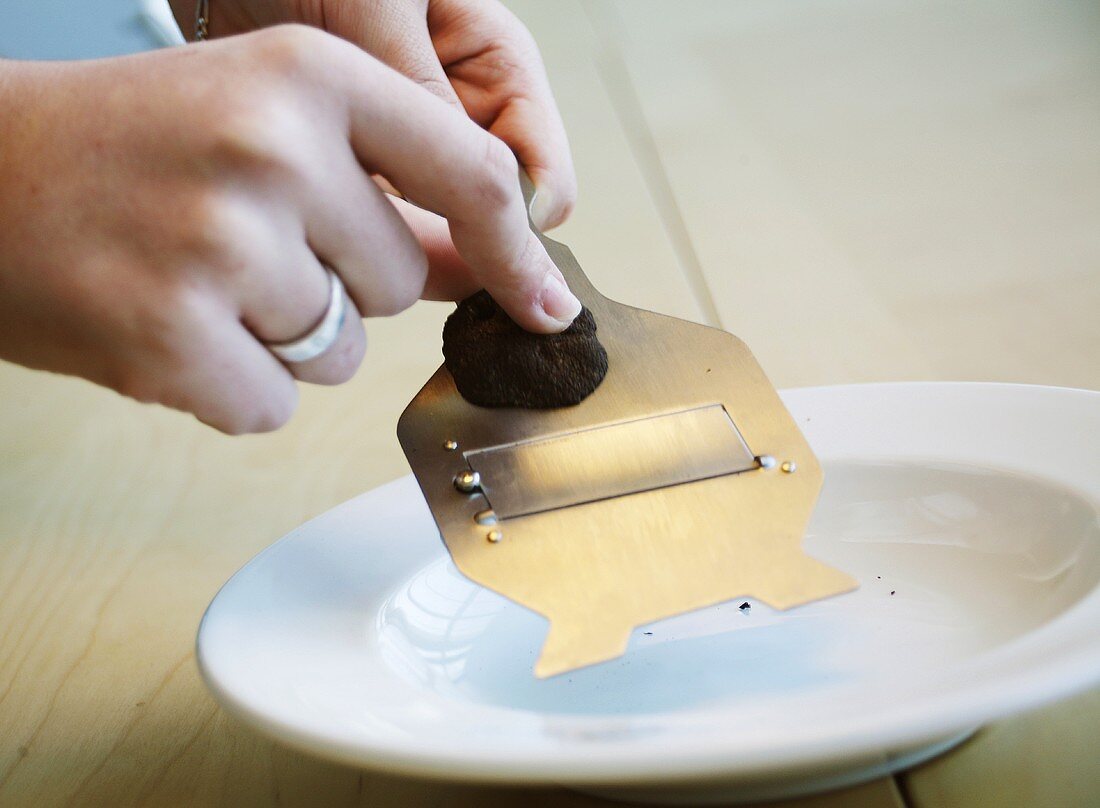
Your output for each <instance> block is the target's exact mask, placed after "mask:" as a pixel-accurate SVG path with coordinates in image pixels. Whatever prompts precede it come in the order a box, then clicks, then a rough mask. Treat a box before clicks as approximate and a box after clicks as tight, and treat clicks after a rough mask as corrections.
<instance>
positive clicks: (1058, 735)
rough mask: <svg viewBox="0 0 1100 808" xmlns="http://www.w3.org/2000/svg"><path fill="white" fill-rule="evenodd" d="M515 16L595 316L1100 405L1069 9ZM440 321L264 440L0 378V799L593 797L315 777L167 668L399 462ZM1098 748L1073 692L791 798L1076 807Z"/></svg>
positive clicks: (1093, 169) (864, 367) (1088, 158)
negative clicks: (562, 123)
mask: <svg viewBox="0 0 1100 808" xmlns="http://www.w3.org/2000/svg"><path fill="white" fill-rule="evenodd" d="M512 5H513V7H514V8H515V9H516V11H517V12H518V13H519V14H520V15H521V16H522V17H523V18H524V19H525V20H526V21H527V23H528V25H529V26H530V27H531V28H532V30H533V31H534V32H535V34H536V36H537V37H538V38H539V41H540V42H541V43H542V46H543V49H544V52H545V56H546V58H547V62H548V65H549V68H550V71H551V75H552V78H553V81H554V84H555V87H556V90H557V93H558V97H559V101H560V103H561V106H562V109H563V112H564V115H565V117H566V121H567V125H568V127H569V130H570V133H571V135H572V138H573V144H574V149H575V152H576V157H577V162H578V170H579V174H580V179H581V186H582V201H581V204H580V206H579V208H578V210H577V213H576V215H575V217H574V219H573V220H572V221H571V222H570V223H569V225H567V227H565V228H563V230H562V231H561V234H560V237H561V238H562V240H564V241H566V242H567V243H569V244H570V245H572V246H573V247H574V250H575V252H576V253H577V255H578V256H579V257H580V259H581V262H582V264H583V265H584V266H585V267H586V268H587V270H588V271H589V273H590V274H591V276H592V278H593V280H594V281H595V282H596V284H597V285H598V286H599V287H600V288H601V289H603V290H604V291H605V292H607V293H608V294H610V295H611V296H612V297H615V298H618V299H620V300H623V301H626V302H630V303H633V304H637V305H641V306H645V307H647V308H653V309H656V310H658V311H663V312H667V313H670V314H674V315H679V316H684V317H689V318H693V319H697V320H701V321H706V322H712V323H718V324H721V325H723V326H724V327H726V328H729V329H731V330H733V331H734V332H736V333H738V334H739V335H740V336H741V337H743V338H744V339H745V340H746V341H747V342H748V343H749V344H750V345H751V346H753V348H754V350H755V351H756V353H757V355H758V357H759V359H760V360H761V362H762V363H763V365H764V366H765V368H767V369H768V370H769V372H770V374H771V375H772V378H773V380H774V381H775V382H776V383H777V384H778V385H780V386H797V385H805V384H819V383H842V382H854V381H865V380H892V379H974V380H1012V381H1022V382H1034V383H1042V384H1061V385H1069V386H1076V387H1090V388H1100V360H1098V359H1097V351H1096V349H1097V346H1098V345H1100V317H1098V316H1097V312H1098V311H1100V227H1097V226H1096V223H1097V222H1098V221H1100V147H1098V139H1097V133H1098V132H1100V47H1097V45H1096V43H1097V42H1100V14H1098V12H1097V10H1096V7H1095V6H1094V5H1090V4H1086V3H1080V4H1040V3H1038V2H1031V3H1027V2H1025V3H1017V4H1013V5H1012V6H1011V7H1008V6H1005V5H1004V4H1002V3H999V2H994V1H993V0H985V1H984V2H978V3H969V4H966V5H965V6H958V5H953V4H945V5H943V6H942V7H940V6H938V5H931V4H913V3H898V2H882V0H837V2H833V3H829V4H816V5H810V4H806V5H797V6H794V5H791V4H786V3H780V4H777V3H773V2H770V1H769V0H753V1H752V2H743V3H737V4H727V3H723V2H719V1H718V0H713V2H697V3H692V4H690V5H686V6H685V5H684V4H671V3H662V2H656V1H655V0H652V1H647V2H641V1H640V0H616V1H609V2H596V0H593V2H590V3H582V2H579V0H555V2H554V3H545V2H543V3H539V2H537V1H536V0H523V2H518V1H517V2H515V3H513V4H512ZM446 311H447V307H446V306H442V305H438V304H437V305H429V304H422V305H418V306H417V307H415V308H414V309H413V310H411V311H410V312H408V313H406V314H403V315H401V316H399V317H396V318H393V319H390V320H384V321H376V322H372V323H370V324H369V327H368V328H369V331H370V336H371V343H372V348H371V351H370V354H369V356H368V358H367V362H366V366H365V367H364V369H363V371H362V372H361V373H360V374H359V375H358V377H357V378H356V379H355V380H354V381H353V382H351V383H350V384H348V385H346V386H344V387H342V388H339V389H333V390H328V389H309V390H306V391H305V393H304V395H303V401H302V406H301V410H300V412H299V413H298V415H297V416H296V417H295V419H294V421H293V423H292V424H291V425H290V426H289V427H288V428H286V429H284V430H283V431H281V432H279V433H278V434H275V435H269V436H261V437H247V438H237V439H234V438H227V437H223V436H220V435H218V434H215V433H214V432H212V431H210V430H208V429H205V428H203V427H201V426H200V425H198V424H197V423H196V422H194V421H193V420H191V419H189V418H187V417H185V416H182V415H179V414H176V413H171V412H166V411H163V410H160V409H155V408H152V407H144V406H140V405H138V404H135V403H132V402H130V401H126V400H123V399H121V398H119V397H118V396H115V395H114V394H112V393H110V392H107V391H105V390H101V389H98V388H94V387H92V386H91V385H88V384H86V383H83V382H80V381H76V380H72V379H65V378H57V377H53V376H49V375H46V374H41V373H32V372H29V371H26V370H23V369H20V368H17V367H13V366H10V365H5V366H0V463H2V472H0V805H5V806H7V805H17V806H22V805H34V806H44V805H55V804H62V803H72V804H82V805H89V804H90V805H112V806H114V805H130V804H148V805H178V804H200V805H206V804H224V805H233V806H238V805H269V804H271V805H273V804H284V805H313V804H326V805H370V806H391V805H392V806H432V805H438V806H475V805H476V806H521V805H522V806H549V805H554V806H559V805H566V806H567V805H576V806H580V805H595V804H597V802H598V801H597V800H595V799H592V798H588V797H582V796H578V795H574V794H571V793H568V792H565V791H563V790H557V789H539V790H528V789H515V790H489V789H482V788H478V787H471V786H455V785H446V784H437V783H429V782H421V781H416V780H411V779H405V778H399V777H394V776H390V775H387V774H380V773H376V772H362V771H358V770H353V769H349V768H345V767H341V766H336V765H332V764H329V763H325V762H322V761H318V760H315V759H313V758H310V757H307V756H304V755H300V754H298V753H296V752H291V751H288V750H286V749H283V748H281V747H279V746H277V745H275V744H273V743H271V742H269V741H268V740H266V739H264V738H262V737H260V736H258V735H256V734H255V733H253V732H251V731H250V730H247V729H244V728H243V727H241V726H239V725H238V724H236V723H234V722H233V721H232V720H230V719H228V718H227V717H226V716H225V715H223V714H222V712H221V711H220V710H219V709H218V708H217V707H215V705H214V703H213V701H212V700H211V699H210V697H209V696H208V695H207V694H206V692H205V691H204V689H203V687H202V685H201V683H200V682H199V679H198V676H197V673H196V669H195V663H194V660H193V658H192V642H193V638H194V633H195V629H196V627H197V625H198V620H199V617H200V615H201V613H202V610H203V608H204V607H205V605H206V604H207V602H208V601H209V600H210V598H211V597H212V596H213V595H214V593H215V592H216V591H217V588H218V586H219V585H220V584H221V583H222V582H223V581H224V580H225V579H226V578H227V577H228V576H229V575H230V574H232V572H233V571H234V570H235V569H237V568H238V567H239V566H240V565H242V564H243V563H245V562H246V561H247V560H248V559H249V558H250V557H251V556H252V555H253V554H254V553H256V552H257V551H258V550H260V549H261V548H263V547H264V546H266V545H267V544H269V543H270V542H271V541H273V540H274V539H276V538H278V537H279V536H280V535H282V534H283V533H285V532H286V531H288V530H290V529H291V528H293V527H294V526H295V525H297V524H299V523H300V522H302V521H304V520H306V519H308V518H309V517H311V516H313V515H315V514H317V513H319V512H320V511H322V510H324V509H326V508H328V507H330V506H333V505H335V504H337V503H339V502H342V501H344V500H346V499H348V498H350V497H352V496H354V495H355V494H358V493H359V492H361V491H363V490H365V489H367V488H370V487H373V486H375V485H377V484H379V483H382V482H384V481H386V480H389V479H392V478H394V477H397V476H399V475H402V474H404V473H406V471H407V467H406V465H405V462H404V459H403V457H402V455H401V452H400V450H399V448H398V446H397V442H396V440H395V438H394V432H393V430H394V424H395V421H396V417H397V414H398V412H399V411H400V409H401V407H402V406H403V404H404V403H405V402H406V401H407V400H408V399H409V398H410V397H411V396H412V394H413V393H414V392H415V391H416V389H417V388H418V386H419V384H420V383H421V382H422V381H423V380H425V379H426V378H427V377H428V375H429V373H430V372H431V370H432V369H433V368H434V367H435V366H436V365H437V364H438V362H439V359H440V354H439V336H438V335H439V328H440V324H441V322H442V318H443V317H444V316H445V314H446ZM1098 743H1100V691H1094V692H1092V693H1088V694H1085V695H1083V696H1080V697H1078V698H1076V699H1074V700H1072V701H1069V702H1066V703H1062V704H1058V705H1055V706H1052V707H1049V708H1047V709H1044V710H1040V711H1038V712H1035V713H1032V714H1030V715H1026V716H1022V717H1017V718H1013V719H1010V720H1007V721H1003V722H1000V723H998V724H996V725H994V726H992V727H990V728H988V729H985V730H983V731H982V732H980V733H979V734H978V735H977V736H976V737H975V738H974V739H973V740H971V741H970V742H968V743H967V744H965V745H964V746H962V747H960V748H958V749H956V750H955V751H954V752H952V753H950V754H948V755H946V756H944V757H942V758H940V759H938V760H936V761H933V762H931V763H929V764H927V765H925V766H923V767H921V768H919V769H917V770H915V771H912V772H908V773H906V774H904V775H902V776H900V777H897V778H892V779H891V778H887V779H883V780H880V781H877V782H873V783H869V784H867V785H864V786H861V787H859V788H856V789H852V790H849V791H846V792H841V793H837V794H832V795H825V796H821V797H817V798H810V799H805V800H801V801H798V802H796V803H793V804H794V805H798V806H804V807H805V808H809V806H819V807H821V808H823V807H824V806H856V807H857V808H859V807H861V806H862V807H866V808H870V807H872V806H874V807H876V808H877V807H878V806H900V805H914V806H922V808H923V807H924V806H976V805H977V806H981V805H996V806H1014V805H1019V806H1038V805H1042V806H1071V805H1079V806H1085V805H1096V804H1098V801H1100V796H1098V795H1100V767H1097V766H1096V765H1095V763H1094V761H1095V746H1096V744H1098Z"/></svg>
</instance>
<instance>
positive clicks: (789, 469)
mask: <svg viewBox="0 0 1100 808" xmlns="http://www.w3.org/2000/svg"><path fill="white" fill-rule="evenodd" d="M779 470H780V471H782V472H783V473H784V474H794V473H795V472H796V471H798V464H797V463H795V462H794V461H793V460H784V461H783V465H782V466H780V467H779Z"/></svg>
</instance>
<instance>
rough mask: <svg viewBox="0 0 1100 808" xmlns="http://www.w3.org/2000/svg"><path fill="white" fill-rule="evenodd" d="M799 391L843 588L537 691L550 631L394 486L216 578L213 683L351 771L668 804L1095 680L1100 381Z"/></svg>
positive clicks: (897, 745)
mask: <svg viewBox="0 0 1100 808" xmlns="http://www.w3.org/2000/svg"><path fill="white" fill-rule="evenodd" d="M784 400H785V401H786V402H787V405H788V406H789V408H790V409H791V411H792V413H793V414H794V415H795V417H796V419H797V421H798V423H799V425H800V426H801V427H802V428H803V430H804V431H805V433H806V435H807V437H808V438H809V440H810V442H811V444H812V445H813V447H814V449H815V451H816V452H817V453H818V455H819V457H820V459H821V461H822V464H823V466H824V468H825V475H826V482H825V488H824V490H823V492H822V496H821V499H820V501H819V503H818V506H817V511H816V512H815V515H814V518H813V520H812V523H811V526H810V530H809V533H808V535H807V538H806V541H805V547H806V550H807V551H808V552H809V553H810V554H811V555H813V556H816V557H817V558H820V559H821V560H823V561H825V562H828V563H830V564H833V565H835V566H837V567H839V568H841V569H843V570H846V571H847V572H849V573H851V574H853V575H855V576H856V577H857V578H858V579H859V580H860V582H861V588H860V589H859V590H858V591H856V592H854V593H852V594H848V595H843V596H840V597H836V598H833V599H830V600H826V601H822V602H819V603H814V604H810V605H807V606H803V607H800V608H796V609H792V610H790V611H788V612H775V611H772V610H771V609H769V608H767V607H766V606H763V605H762V604H759V603H755V602H751V601H750V603H751V608H750V609H747V610H742V609H739V608H738V606H739V604H740V603H741V602H742V601H741V599H737V600H734V601H731V602H729V603H725V604H722V605H720V606H714V607H712V608H709V609H705V610H701V611H698V612H694V613H690V614H687V615H683V616H680V617H677V618H672V619H669V620H665V621H662V622H660V623H655V624H652V625H649V626H644V627H640V628H638V629H637V630H636V631H635V633H634V636H633V638H632V640H631V642H630V647H629V649H628V651H627V653H626V655H625V656H623V657H622V658H621V659H618V660H615V661H612V662H609V663H606V664H603V665H598V666H594V667H592V668H588V669H584V670H580V671H576V672H574V673H571V674H566V675H562V676H559V677H555V678H553V679H549V680H542V681H540V680H537V679H535V678H534V676H533V675H532V672H531V668H532V665H533V663H534V660H535V657H536V654H537V652H538V649H539V647H540V645H541V644H542V641H543V636H544V633H545V630H546V623H545V621H544V620H543V619H542V618H541V617H539V616H538V615H535V614H533V613H531V612H528V611H527V610H525V609H523V608H521V607H519V606H516V605H514V604H512V603H511V602H509V601H507V600H505V599H504V598H502V597H500V596H498V595H496V594H494V593H492V592H489V591H487V590H484V589H482V588H480V587H478V586H476V585H474V584H472V583H470V582H469V581H467V580H466V579H465V578H463V577H462V576H461V575H460V574H459V573H458V572H457V571H456V570H455V568H454V567H453V566H452V564H451V563H450V559H449V557H448V556H447V554H446V552H445V550H444V547H443V545H442V542H441V541H440V539H439V535H438V533H437V531H436V529H435V527H434V525H433V523H432V519H431V517H430V515H429V513H428V511H427V509H426V507H425V505H424V502H423V499H422V498H421V496H420V492H419V490H418V488H417V486H416V483H415V482H414V481H413V479H412V478H411V477H406V478H404V479H401V480H397V481H396V482H393V483H390V484H389V485H386V486H383V487H381V488H379V489H377V490H374V491H371V492H368V493H366V494H363V495H362V496H360V497H357V498H356V499H353V500H351V501H350V502H347V503H345V504H343V505H341V506H339V507H337V508H334V509H333V510H331V511H329V512H328V513H326V514H324V515H322V516H320V517H318V518H317V519H314V520H313V521H311V522H309V523H308V524H306V525H303V526H302V527H300V528H298V529H297V530H296V531H294V532H293V533H291V534H290V535H289V536H287V537H286V538H284V539H283V540H282V541H280V542H278V543H276V544H275V545H273V546H272V547H270V548H268V549H267V550H266V551H264V552H263V553H261V554H260V555H259V556H257V557H256V558H255V559H254V560H253V561H252V562H251V563H249V564H248V565H247V566H246V567H245V568H244V569H242V570H241V571H240V572H238V573H237V574H236V575H235V576H234V577H233V579H232V580H230V581H229V583H227V584H226V585H225V587H224V588H223V589H222V590H221V592H220V593H219V594H218V596H217V597H216V598H215V599H214V602H213V603H212V604H211V606H210V608H209V610H208V611H207V613H206V616H205V618H204V619H203V622H202V626H201V627H200V629H199V636H198V659H199V664H200V667H201V669H202V672H203V675H204V676H205V678H206V681H207V684H208V685H209V686H210V689H211V690H212V691H213V693H214V695H215V696H216V697H217V699H218V700H219V701H220V702H221V703H222V705H223V706H224V707H225V708H226V709H228V710H229V711H230V712H232V713H234V714H235V715H237V716H238V717H240V718H241V719H243V720H244V721H246V722H247V723H249V724H251V725H252V726H254V727H256V728H257V729H259V730H260V731H262V732H265V733H267V734H269V735H271V736H274V737H276V738H278V739H280V740H282V741H284V742H286V743H289V744H291V745H293V746H297V747H300V748H302V749H305V750H308V751H311V752H315V753H317V754H319V755H323V756H325V757H329V758H334V759H337V760H341V761H345V762H348V763H351V764H359V765H366V766H373V767H384V768H386V769H388V770H391V771H392V770H397V771H402V772H408V773H412V774H416V775H422V776H435V777H445V778H454V779H462V780H482V781H497V782H521V783H535V782H556V783H562V784H566V785H572V786H576V787H582V788H585V789H588V790H594V791H600V792H602V793H611V794H615V795H618V796H630V797H633V798H636V799H637V798H648V799H654V800H665V801H675V800H678V799H685V800H686V799H692V800H698V799H708V798H712V799H719V798H720V799H730V798H739V799H760V798H765V797H776V796H784V795H792V794H796V793H802V792H805V791H809V790H813V789H819V788H825V787H829V786H836V785H842V784H845V783H850V782H855V781H858V780H860V779H865V778H868V777H872V776H875V775H877V774H880V773H882V772H884V771H889V770H891V769H894V768H898V767H900V766H904V765H907V764H911V763H913V762H914V761H916V760H919V759H922V758H923V757H926V756H928V755H930V754H933V753H935V752H936V751H938V750H940V749H943V748H946V747H947V746H949V745H950V744H951V743H952V742H953V741H955V740H957V739H958V738H959V737H962V736H964V735H965V734H966V733H967V732H968V731H969V730H972V729H973V728H974V727H976V726H978V725H980V724H982V723H984V722H986V721H989V720H991V719H995V718H998V717H1001V716H1004V715H1007V714H1009V713H1012V712H1015V711H1018V710H1022V709H1025V708H1028V707H1033V706H1035V705H1038V704H1040V703H1043V702H1048V701H1051V700H1053V699H1056V698H1059V697H1062V696H1066V695H1068V694H1070V693H1071V692H1074V691H1076V690H1080V689H1083V688H1085V687H1087V686H1089V685H1091V684H1093V683H1096V682H1098V681H1100V632H1098V631H1097V627H1098V626H1100V525H1098V518H1097V514H1098V508H1100V393H1093V392H1086V391H1080V390H1067V389H1057V388H1044V387H1026V386H1017V385H992V384H889V385H860V386H851V387H831V388H828V387H827V388H815V389H804V390H794V391H789V392H787V393H785V394H784ZM730 518H731V519H735V518H736V514H731V515H730Z"/></svg>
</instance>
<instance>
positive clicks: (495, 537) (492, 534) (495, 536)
mask: <svg viewBox="0 0 1100 808" xmlns="http://www.w3.org/2000/svg"><path fill="white" fill-rule="evenodd" d="M485 538H487V539H488V540H489V541H491V542H492V543H493V544H496V543H497V542H498V541H500V540H501V539H503V538H504V534H503V533H502V532H501V531H500V530H498V529H497V528H493V529H492V530H490V531H489V532H488V533H486V534H485Z"/></svg>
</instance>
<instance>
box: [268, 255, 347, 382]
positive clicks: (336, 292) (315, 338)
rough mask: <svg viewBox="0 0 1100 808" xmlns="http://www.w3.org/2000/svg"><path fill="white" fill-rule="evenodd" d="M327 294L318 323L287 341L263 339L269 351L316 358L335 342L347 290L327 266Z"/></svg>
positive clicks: (344, 313) (302, 358) (282, 356)
mask: <svg viewBox="0 0 1100 808" xmlns="http://www.w3.org/2000/svg"><path fill="white" fill-rule="evenodd" d="M325 269H326V271H327V272H328V283H329V297H328V308H326V309H325V313H324V314H323V315H322V316H321V319H320V321H318V323H317V325H315V326H313V328H311V329H310V330H309V331H307V332H306V333H305V334H303V335H302V336H300V337H298V338H296V339H292V340H288V341H286V342H265V343H264V345H265V346H266V347H267V349H268V350H269V351H271V353H273V354H275V356H277V357H278V358H279V359H281V360H282V361H284V362H308V361H309V360H311V359H316V358H317V357H319V356H320V355H321V354H323V353H325V351H327V350H328V349H329V348H331V347H332V346H333V345H335V344H336V338H337V337H339V336H340V329H341V327H342V326H343V325H344V318H345V317H346V316H347V311H348V306H347V293H346V292H345V291H344V283H343V281H341V280H340V276H339V275H337V274H336V273H335V272H333V271H332V270H331V269H329V268H328V267H326V268H325Z"/></svg>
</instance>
